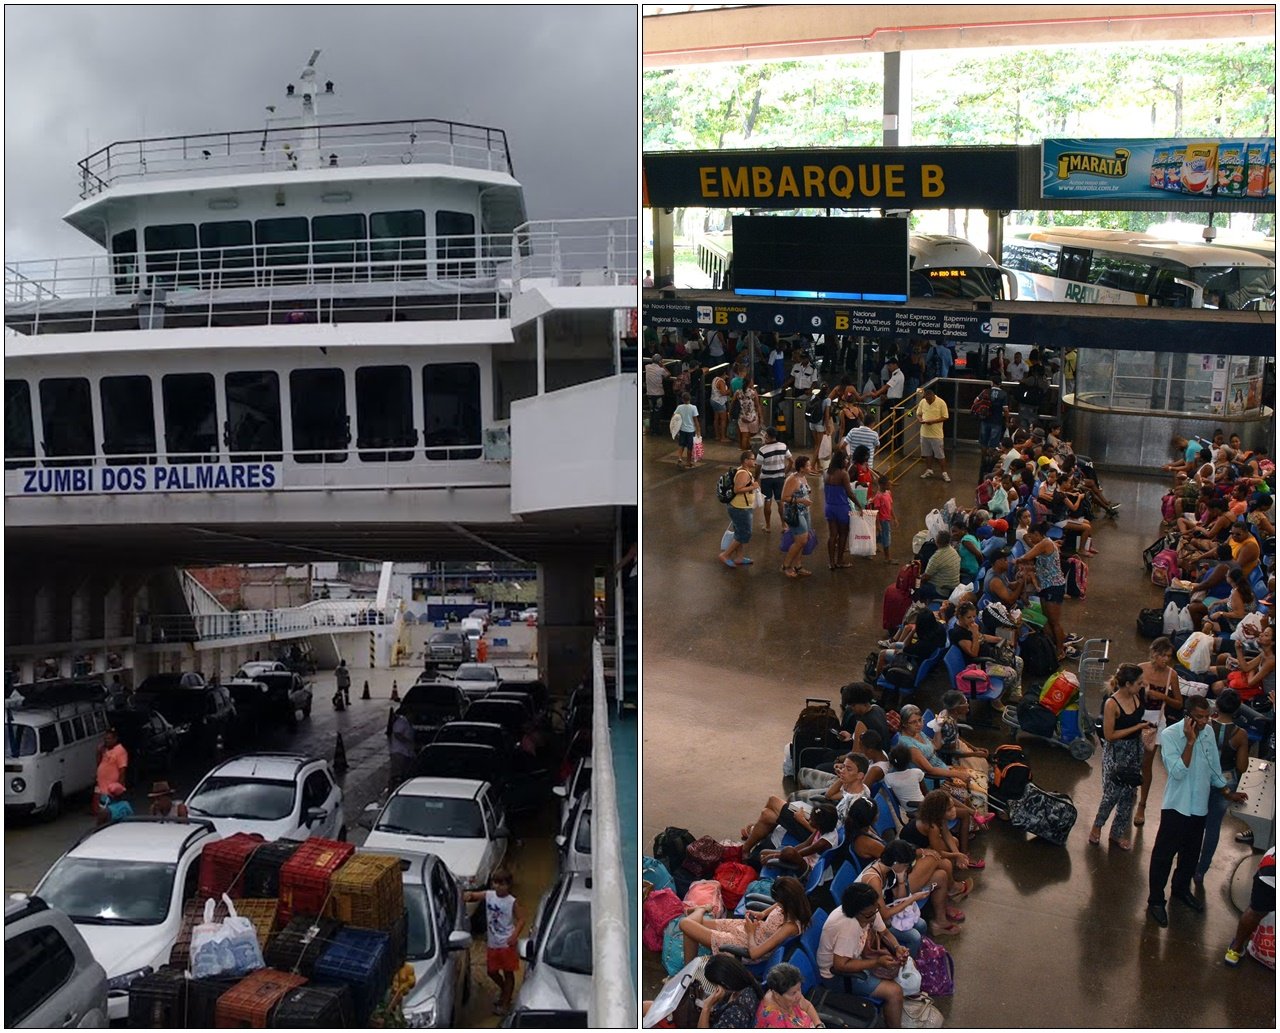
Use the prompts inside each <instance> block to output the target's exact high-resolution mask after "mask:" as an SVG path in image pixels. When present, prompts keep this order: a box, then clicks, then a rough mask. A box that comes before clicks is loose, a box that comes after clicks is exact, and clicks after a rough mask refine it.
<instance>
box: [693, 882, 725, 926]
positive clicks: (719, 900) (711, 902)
mask: <svg viewBox="0 0 1280 1033" xmlns="http://www.w3.org/2000/svg"><path fill="white" fill-rule="evenodd" d="M684 903H685V907H704V908H706V909H707V916H708V917H709V918H723V917H724V891H723V890H722V889H721V888H720V883H718V882H716V880H715V879H699V880H698V881H697V882H695V883H694V884H693V885H692V886H690V887H689V892H688V893H686V894H685V895H684Z"/></svg>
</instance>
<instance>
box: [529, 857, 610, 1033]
mask: <svg viewBox="0 0 1280 1033" xmlns="http://www.w3.org/2000/svg"><path fill="white" fill-rule="evenodd" d="M590 879H591V876H590V873H587V872H567V873H565V874H564V875H562V876H561V877H560V878H559V880H558V881H557V882H556V884H555V885H554V886H552V887H551V889H550V890H548V891H547V895H546V896H545V897H543V898H542V901H541V902H540V903H539V904H538V912H537V915H536V916H535V917H534V920H533V927H532V931H531V932H530V934H529V936H528V938H526V939H523V940H521V941H520V956H521V957H522V958H524V960H525V961H526V962H528V968H526V969H525V974H524V980H523V981H522V982H521V984H520V994H519V996H517V997H516V1004H515V1012H516V1013H517V1015H518V1013H520V1012H525V1011H539V1012H542V1011H553V1012H574V1013H577V1012H582V1013H584V1014H585V1012H586V1010H587V1003H588V1001H589V1000H590V998H591V973H592V960H591V885H590ZM517 1023H518V1018H517V1019H516V1020H515V1021H513V1022H512V1023H511V1024H512V1025H516V1024H517ZM565 1025H566V1026H568V1025H571V1023H569V1022H568V1021H566V1022H565Z"/></svg>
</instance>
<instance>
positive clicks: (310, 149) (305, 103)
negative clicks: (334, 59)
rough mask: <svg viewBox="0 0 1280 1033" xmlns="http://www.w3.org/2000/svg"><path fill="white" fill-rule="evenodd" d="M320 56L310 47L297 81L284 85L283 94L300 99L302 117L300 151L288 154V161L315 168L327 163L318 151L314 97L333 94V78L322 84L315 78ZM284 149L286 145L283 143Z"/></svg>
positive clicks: (318, 119) (318, 129) (316, 114)
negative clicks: (296, 83) (308, 55)
mask: <svg viewBox="0 0 1280 1033" xmlns="http://www.w3.org/2000/svg"><path fill="white" fill-rule="evenodd" d="M319 57H320V51H319V50H313V51H312V52H311V57H310V58H309V59H308V61H307V64H306V66H305V67H304V68H303V69H302V71H301V72H299V73H298V85H296V86H295V85H294V84H293V83H289V85H288V86H287V87H285V95H286V97H288V98H289V99H291V100H301V101H302V118H301V120H300V124H299V129H300V133H299V135H300V138H301V139H300V142H299V151H300V152H301V153H300V154H290V155H289V161H290V162H291V163H292V164H293V165H294V167H295V168H296V167H297V163H298V161H299V160H302V161H304V162H305V163H306V164H308V165H311V166H312V167H314V168H318V167H319V166H321V165H324V164H326V162H325V160H324V158H323V156H322V155H321V153H320V117H319V111H318V109H317V107H316V99H317V98H318V97H319V95H320V94H321V93H323V94H324V95H325V96H328V97H332V96H333V81H332V80H329V81H328V82H325V83H324V84H323V88H322V87H321V84H320V83H318V82H317V81H316V61H317V60H318V59H319ZM286 150H288V147H287V145H286Z"/></svg>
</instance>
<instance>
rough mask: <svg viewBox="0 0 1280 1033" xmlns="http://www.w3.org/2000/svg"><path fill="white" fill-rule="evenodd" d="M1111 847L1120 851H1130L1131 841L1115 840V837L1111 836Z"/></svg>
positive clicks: (1131, 847)
mask: <svg viewBox="0 0 1280 1033" xmlns="http://www.w3.org/2000/svg"><path fill="white" fill-rule="evenodd" d="M1111 845H1112V846H1118V847H1119V848H1120V849H1121V850H1132V849H1133V840H1131V839H1116V837H1115V836H1112V837H1111Z"/></svg>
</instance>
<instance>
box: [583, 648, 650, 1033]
mask: <svg viewBox="0 0 1280 1033" xmlns="http://www.w3.org/2000/svg"><path fill="white" fill-rule="evenodd" d="M591 668H592V679H593V695H594V712H593V714H592V740H591V743H592V746H591V750H592V761H591V765H592V766H591V770H592V775H591V892H592V897H591V924H592V927H593V934H592V938H591V955H592V965H591V970H592V978H591V1002H590V1004H589V1005H588V1007H587V1025H588V1026H590V1027H592V1028H593V1029H626V1028H632V1029H634V1028H635V1026H636V1021H637V1013H638V1008H637V1007H636V993H635V987H634V986H633V984H632V980H631V958H632V956H633V955H634V953H635V944H634V943H633V942H632V939H631V933H630V928H631V923H630V921H629V920H628V918H629V915H628V912H629V911H630V905H629V904H628V896H627V880H626V876H625V874H624V873H623V868H622V866H623V863H624V860H623V857H622V834H621V830H620V827H619V822H618V791H617V786H616V783H615V781H614V772H613V747H612V744H611V740H610V738H609V715H610V714H611V713H613V708H612V707H610V706H609V698H608V690H607V688H606V686H605V674H604V651H603V645H602V643H601V641H600V639H599V638H596V639H594V640H593V641H592V645H591ZM635 861H636V859H635V858H630V859H629V863H630V864H635Z"/></svg>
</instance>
